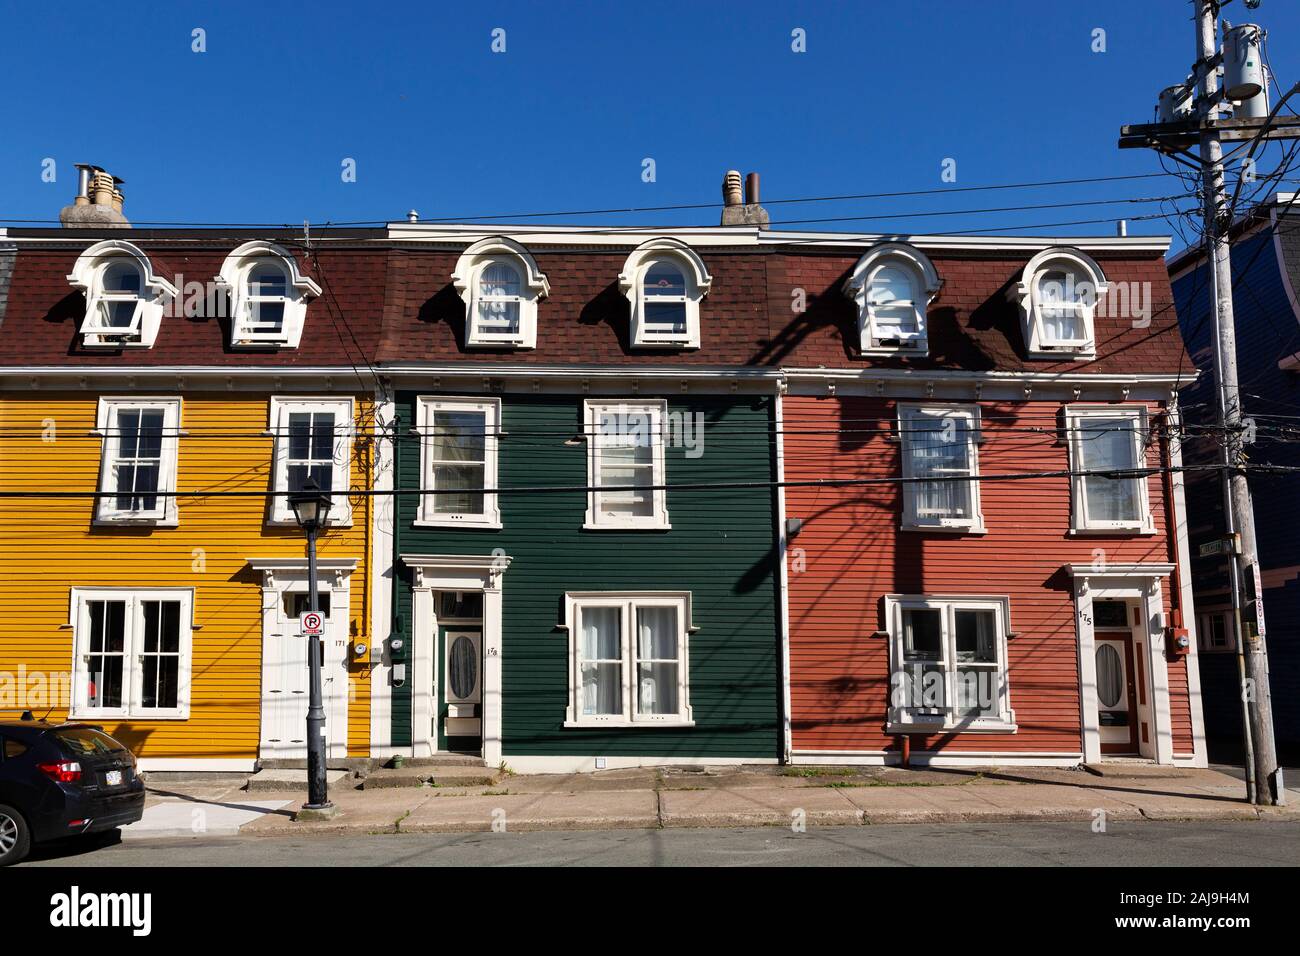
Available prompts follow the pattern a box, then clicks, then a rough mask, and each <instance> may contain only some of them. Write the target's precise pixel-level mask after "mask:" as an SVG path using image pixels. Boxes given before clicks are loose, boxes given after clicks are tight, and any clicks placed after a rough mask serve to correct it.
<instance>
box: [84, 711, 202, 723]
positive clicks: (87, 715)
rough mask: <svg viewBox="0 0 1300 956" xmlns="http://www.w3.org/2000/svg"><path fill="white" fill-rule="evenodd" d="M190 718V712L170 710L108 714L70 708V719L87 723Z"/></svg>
mask: <svg viewBox="0 0 1300 956" xmlns="http://www.w3.org/2000/svg"><path fill="white" fill-rule="evenodd" d="M189 719H190V715H189V714H181V713H174V712H168V713H162V714H124V713H116V712H114V713H108V714H97V713H93V712H86V711H76V710H69V711H68V720H83V721H86V722H87V723H89V722H92V721H100V720H170V721H177V720H189Z"/></svg>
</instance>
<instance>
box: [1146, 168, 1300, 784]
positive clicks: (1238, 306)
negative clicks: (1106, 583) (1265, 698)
mask: <svg viewBox="0 0 1300 956" xmlns="http://www.w3.org/2000/svg"><path fill="white" fill-rule="evenodd" d="M1297 223H1300V210H1297V209H1296V208H1295V194H1293V193H1281V194H1275V195H1273V196H1271V197H1269V198H1268V200H1267V201H1265V202H1263V203H1261V204H1260V205H1259V206H1257V207H1255V208H1253V209H1251V210H1250V211H1249V212H1247V213H1246V214H1244V215H1243V216H1241V217H1240V218H1239V219H1238V221H1237V222H1236V223H1235V224H1234V225H1233V228H1232V230H1231V232H1230V237H1231V243H1232V245H1231V250H1232V251H1231V260H1232V275H1233V288H1232V303H1233V314H1234V316H1235V324H1236V330H1237V369H1238V377H1239V381H1240V382H1241V393H1242V394H1241V407H1242V414H1243V415H1244V416H1245V418H1246V419H1247V421H1248V422H1249V423H1250V427H1249V429H1248V431H1247V432H1246V435H1245V439H1246V441H1248V442H1249V443H1250V444H1249V446H1248V447H1247V449H1246V451H1247V454H1248V456H1249V458H1250V461H1251V462H1252V463H1253V464H1257V465H1262V464H1269V465H1275V466H1280V468H1281V469H1283V470H1280V471H1279V472H1277V473H1273V474H1269V473H1266V472H1259V473H1256V474H1254V475H1252V476H1251V479H1250V483H1251V493H1252V497H1253V502H1254V512H1255V526H1254V535H1255V545H1256V553H1257V554H1258V556H1259V565H1258V590H1259V594H1260V596H1261V597H1262V598H1263V602H1262V603H1263V607H1264V615H1263V618H1262V620H1259V619H1256V620H1253V621H1252V620H1250V619H1251V618H1255V617H1256V615H1253V614H1252V613H1251V610H1252V609H1251V606H1250V603H1249V601H1248V600H1247V601H1246V607H1245V610H1246V617H1247V626H1248V627H1251V626H1254V627H1255V628H1257V629H1258V630H1259V631H1260V632H1261V633H1263V634H1264V637H1265V640H1266V641H1267V647H1268V665H1269V681H1268V683H1269V685H1270V686H1269V687H1268V688H1264V689H1263V690H1262V691H1261V692H1263V693H1270V694H1271V699H1272V707H1273V724H1274V735H1275V738H1276V741H1277V746H1278V749H1279V751H1280V752H1281V753H1282V755H1283V759H1284V760H1285V759H1286V758H1287V756H1288V755H1294V754H1300V545H1298V544H1297V540H1300V514H1297V512H1296V508H1295V505H1294V500H1295V491H1296V483H1297V479H1296V476H1295V475H1294V474H1287V473H1285V469H1292V470H1294V469H1296V468H1297V467H1300V454H1297V448H1298V447H1300V446H1297V443H1296V429H1295V422H1296V421H1297V416H1300V351H1297V350H1300V303H1298V302H1297V299H1296V289H1300V236H1297V235H1296V231H1297V230H1296V226H1297ZM1169 270H1170V277H1171V281H1172V283H1173V289H1174V295H1175V298H1176V302H1177V306H1178V319H1179V323H1180V324H1181V327H1182V333H1183V337H1184V339H1185V341H1186V342H1187V349H1188V351H1189V352H1190V353H1191V357H1192V359H1193V360H1195V362H1196V364H1197V366H1198V368H1200V369H1201V371H1202V373H1203V374H1202V376H1201V378H1200V379H1199V380H1197V381H1195V382H1192V383H1189V384H1188V385H1187V386H1186V387H1185V388H1184V389H1183V392H1182V394H1183V403H1184V406H1185V408H1186V409H1187V420H1188V423H1189V424H1190V425H1193V426H1196V428H1197V431H1199V432H1200V436H1199V437H1197V438H1196V439H1194V440H1193V441H1191V442H1189V445H1188V456H1187V458H1188V461H1189V463H1192V464H1194V465H1198V466H1215V465H1218V464H1220V463H1221V462H1222V451H1223V444H1222V442H1221V441H1220V440H1219V439H1218V437H1217V435H1218V433H1217V430H1216V429H1215V427H1214V426H1215V425H1216V423H1217V420H1218V419H1217V414H1216V406H1215V392H1214V388H1213V375H1212V372H1211V369H1212V365H1213V346H1214V323H1213V318H1212V305H1213V291H1212V282H1211V278H1210V272H1209V270H1208V268H1207V267H1206V263H1205V257H1204V255H1203V252H1202V251H1201V250H1200V249H1199V248H1192V249H1188V250H1185V251H1184V252H1183V253H1181V254H1180V255H1178V256H1176V257H1175V258H1173V259H1171V260H1170V261H1169ZM1188 502H1189V507H1190V508H1191V511H1192V514H1193V515H1194V516H1195V519H1194V520H1193V521H1192V526H1191V528H1190V529H1189V534H1190V538H1191V544H1192V548H1193V554H1192V583H1193V588H1194V591H1195V597H1196V608H1197V614H1198V620H1197V624H1198V634H1199V637H1200V647H1199V651H1200V672H1201V682H1202V686H1203V688H1204V709H1205V725H1206V735H1207V738H1208V740H1209V745H1210V751H1211V753H1212V754H1214V755H1215V756H1216V757H1217V758H1218V759H1220V760H1236V759H1239V755H1240V752H1241V740H1242V739H1243V737H1242V733H1243V730H1242V702H1241V697H1242V695H1241V673H1240V670H1239V667H1238V661H1237V652H1238V648H1237V641H1236V636H1235V633H1234V631H1235V628H1234V626H1233V619H1232V601H1231V588H1230V583H1229V576H1228V564H1227V559H1226V557H1225V556H1224V554H1223V550H1224V549H1223V548H1222V547H1221V546H1220V544H1221V542H1222V541H1223V539H1224V536H1225V534H1226V533H1227V522H1226V521H1225V519H1224V496H1223V484H1222V479H1221V477H1220V473H1219V472H1218V471H1216V470H1205V471H1196V472H1192V473H1191V475H1190V476H1189V484H1188ZM1202 552H1203V553H1202ZM1247 578H1248V583H1247V587H1250V588H1252V590H1253V585H1254V581H1255V574H1254V573H1253V572H1250V571H1248V572H1247Z"/></svg>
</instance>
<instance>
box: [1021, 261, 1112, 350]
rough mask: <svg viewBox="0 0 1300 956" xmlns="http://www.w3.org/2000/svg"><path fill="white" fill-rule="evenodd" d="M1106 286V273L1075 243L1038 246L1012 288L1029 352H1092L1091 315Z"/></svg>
mask: <svg viewBox="0 0 1300 956" xmlns="http://www.w3.org/2000/svg"><path fill="white" fill-rule="evenodd" d="M1109 288H1110V286H1109V284H1108V283H1107V282H1106V276H1105V275H1104V274H1103V273H1102V271H1101V266H1099V265H1097V263H1096V262H1094V261H1093V260H1092V258H1090V257H1089V256H1087V255H1085V254H1084V253H1082V252H1080V251H1079V250H1078V249H1068V248H1065V247H1055V248H1051V249H1044V250H1043V251H1042V252H1040V253H1038V254H1037V255H1036V256H1034V257H1033V258H1032V259H1030V260H1029V262H1028V263H1027V264H1026V265H1025V269H1024V272H1022V273H1021V276H1020V284H1019V285H1018V286H1017V289H1016V294H1017V295H1018V296H1019V299H1020V319H1021V329H1022V331H1023V332H1024V336H1025V352H1026V354H1027V355H1028V356H1029V357H1030V358H1058V357H1060V356H1062V355H1065V356H1070V357H1073V358H1092V357H1093V356H1095V355H1096V354H1097V346H1096V335H1095V332H1094V330H1093V317H1094V314H1095V313H1096V309H1097V301H1098V300H1099V299H1100V298H1101V297H1102V296H1103V295H1105V294H1106V292H1107V291H1108V289H1109Z"/></svg>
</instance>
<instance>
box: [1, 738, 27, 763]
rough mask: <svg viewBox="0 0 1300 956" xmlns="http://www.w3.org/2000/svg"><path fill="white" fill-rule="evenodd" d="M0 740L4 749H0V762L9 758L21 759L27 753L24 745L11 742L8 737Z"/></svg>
mask: <svg viewBox="0 0 1300 956" xmlns="http://www.w3.org/2000/svg"><path fill="white" fill-rule="evenodd" d="M0 740H2V741H4V747H0V751H3V752H2V753H0V760H5V759H8V758H11V757H21V756H22V755H23V754H25V753H27V745H26V744H20V743H19V742H18V741H16V740H11V739H9V738H8V737H0Z"/></svg>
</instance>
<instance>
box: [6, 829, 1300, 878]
mask: <svg viewBox="0 0 1300 956" xmlns="http://www.w3.org/2000/svg"><path fill="white" fill-rule="evenodd" d="M21 865H23V866H44V867H51V866H54V867H57V866H74V867H96V866H138V867H166V866H201V867H221V866H241V867H242V866H348V865H361V866H924V865H934V866H963V865H974V866H1297V865H1300V826H1298V825H1296V824H1294V823H1263V822H1240V823H1233V822H1227V823H1154V822H1151V823H1128V824H1114V823H1112V824H1111V825H1110V826H1109V828H1108V831H1107V832H1106V833H1093V832H1092V830H1091V829H1090V827H1089V826H1088V825H1087V824H1083V823H1033V824H1026V823H1019V824H996V825H988V824H965V825H952V824H949V825H945V826H926V825H922V824H907V825H897V826H861V827H810V828H809V829H808V831H807V832H806V833H792V832H790V831H787V830H784V829H780V830H778V829H775V828H771V827H768V828H756V829H744V830H703V829H666V830H593V831H572V832H568V831H566V832H557V831H546V832H534V833H454V834H453V833H447V834H396V835H376V836H360V835H358V836H352V835H347V836H324V835H322V836H311V837H292V836H290V837H237V838H224V839H202V838H193V839H185V840H149V841H127V842H124V843H114V844H110V845H106V846H105V845H102V841H101V845H99V846H95V845H84V844H83V845H78V844H71V845H69V844H51V845H48V846H46V847H38V848H37V849H36V851H35V852H34V853H33V854H32V856H31V858H29V860H28V861H27V862H26V863H24V864H21Z"/></svg>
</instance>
